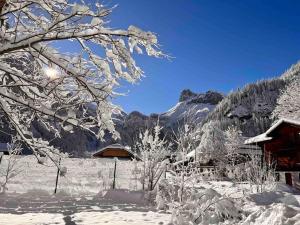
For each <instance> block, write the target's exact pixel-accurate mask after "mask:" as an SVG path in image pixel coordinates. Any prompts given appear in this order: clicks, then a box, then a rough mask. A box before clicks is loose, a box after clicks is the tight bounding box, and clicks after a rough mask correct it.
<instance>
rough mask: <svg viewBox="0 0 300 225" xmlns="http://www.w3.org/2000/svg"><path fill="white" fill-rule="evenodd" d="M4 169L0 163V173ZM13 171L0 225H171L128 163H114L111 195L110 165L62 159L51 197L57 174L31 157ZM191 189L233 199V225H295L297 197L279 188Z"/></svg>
mask: <svg viewBox="0 0 300 225" xmlns="http://www.w3.org/2000/svg"><path fill="white" fill-rule="evenodd" d="M4 166H5V160H4V161H2V163H1V167H0V168H1V169H3V168H4ZM18 166H20V168H22V172H21V173H20V174H19V175H18V176H16V177H14V178H13V179H12V180H11V183H10V184H9V185H8V191H7V193H6V194H2V195H0V225H27V224H69V225H74V224H87V225H93V224H100V225H101V224H117V225H122V224H129V225H130V224H139V225H144V224H145V225H146V224H169V223H170V221H171V211H168V210H167V211H158V210H156V208H155V206H154V205H153V204H150V203H149V201H148V197H147V195H146V194H145V193H144V192H143V191H141V184H140V182H139V180H138V179H137V178H136V175H134V174H133V173H132V171H136V168H134V167H136V166H135V165H134V163H133V162H128V161H118V162H117V179H116V183H117V189H116V190H111V182H112V174H113V173H112V172H111V171H113V170H112V168H114V160H109V159H107V160H104V159H101V160H100V159H65V160H63V161H62V167H64V166H65V167H66V168H67V173H66V175H65V177H59V185H58V193H57V194H56V195H54V194H53V190H54V186H55V178H56V173H57V168H55V167H54V166H49V167H47V166H42V165H40V164H37V163H36V161H35V160H34V158H33V157H31V156H28V157H25V158H21V159H20V160H19V161H18ZM137 167H139V166H137ZM118 168H119V169H118ZM137 174H138V173H137ZM105 182H106V183H107V184H105ZM195 188H199V189H209V188H211V189H214V190H215V191H217V192H218V193H220V194H221V195H222V196H228V197H231V198H234V199H235V202H236V204H237V207H238V208H239V209H240V210H242V211H243V215H244V216H243V217H244V218H243V219H242V220H241V221H239V222H237V223H236V224H239V225H300V192H298V191H297V190H294V189H291V188H289V187H288V186H286V185H285V184H277V187H276V189H275V190H274V191H267V192H263V193H255V194H249V192H248V191H247V188H248V185H247V184H234V183H232V182H229V181H200V182H199V183H198V184H197V185H196V186H195ZM126 189H127V190H126ZM217 224H219V225H221V224H220V223H217ZM226 224H228V223H226ZM229 224H232V223H229Z"/></svg>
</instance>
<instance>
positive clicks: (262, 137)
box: [245, 133, 272, 145]
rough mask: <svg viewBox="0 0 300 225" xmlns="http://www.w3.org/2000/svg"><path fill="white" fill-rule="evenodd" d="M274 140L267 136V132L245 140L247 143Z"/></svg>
mask: <svg viewBox="0 0 300 225" xmlns="http://www.w3.org/2000/svg"><path fill="white" fill-rule="evenodd" d="M268 140H272V137H267V136H266V133H262V134H260V135H257V136H255V137H252V138H249V139H247V140H246V141H245V144H246V145H249V144H254V143H259V142H264V141H268Z"/></svg>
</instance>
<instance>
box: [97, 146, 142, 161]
mask: <svg viewBox="0 0 300 225" xmlns="http://www.w3.org/2000/svg"><path fill="white" fill-rule="evenodd" d="M111 148H112V149H121V150H125V151H127V152H128V153H129V154H130V155H132V156H134V157H136V158H138V159H139V160H141V158H140V157H139V156H138V155H137V154H136V153H134V152H132V151H131V149H130V147H128V146H123V145H120V144H112V145H108V146H106V147H104V148H101V149H100V150H98V151H96V152H95V153H94V154H93V156H95V155H98V154H99V153H101V152H104V151H106V150H107V149H111Z"/></svg>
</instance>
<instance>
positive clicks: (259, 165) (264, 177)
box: [244, 155, 276, 192]
mask: <svg viewBox="0 0 300 225" xmlns="http://www.w3.org/2000/svg"><path fill="white" fill-rule="evenodd" d="M250 157H251V160H249V161H247V162H246V163H245V165H244V166H245V170H244V175H245V176H246V180H247V181H248V182H249V185H250V191H252V192H263V191H266V190H272V189H274V187H275V184H276V176H275V165H274V163H267V162H266V161H265V160H264V159H263V158H262V156H261V155H250Z"/></svg>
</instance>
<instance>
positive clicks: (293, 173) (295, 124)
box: [245, 119, 300, 188]
mask: <svg viewBox="0 0 300 225" xmlns="http://www.w3.org/2000/svg"><path fill="white" fill-rule="evenodd" d="M245 144H251V145H253V144H255V145H258V146H260V147H261V148H262V150H263V155H264V157H265V160H266V162H269V163H271V162H274V163H275V166H276V170H277V171H278V175H279V180H281V181H285V182H286V184H289V185H291V186H295V187H297V188H300V120H290V119H281V120H279V121H278V122H277V123H275V124H274V125H273V126H272V127H270V128H269V129H268V130H267V131H266V132H265V133H263V134H260V135H258V136H256V137H253V138H250V139H248V140H246V141H245Z"/></svg>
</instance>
